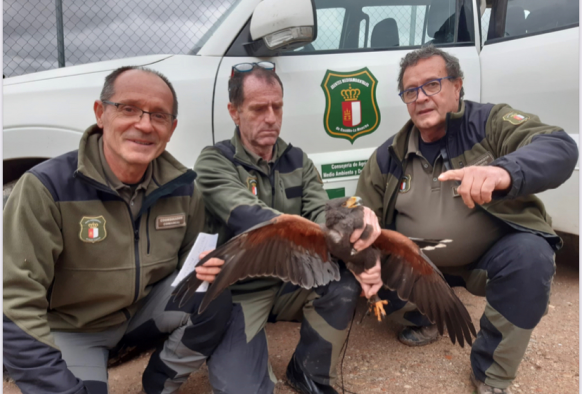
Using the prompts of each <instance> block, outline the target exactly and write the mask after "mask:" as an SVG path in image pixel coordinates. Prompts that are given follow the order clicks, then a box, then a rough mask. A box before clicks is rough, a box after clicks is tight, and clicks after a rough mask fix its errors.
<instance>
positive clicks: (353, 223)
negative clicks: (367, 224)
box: [325, 196, 364, 230]
mask: <svg viewBox="0 0 582 394" xmlns="http://www.w3.org/2000/svg"><path fill="white" fill-rule="evenodd" d="M361 201H362V199H361V198H360V197H356V196H352V197H344V198H336V199H333V200H330V201H328V202H327V204H325V226H326V227H327V228H334V227H336V226H337V224H338V223H340V222H342V227H346V230H347V229H354V228H359V227H361V226H362V225H363V220H364V206H363V205H362V204H361Z"/></svg>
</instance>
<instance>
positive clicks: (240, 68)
mask: <svg viewBox="0 0 582 394" xmlns="http://www.w3.org/2000/svg"><path fill="white" fill-rule="evenodd" d="M255 67H261V68H264V69H265V70H268V71H275V63H272V62H257V63H239V64H235V65H234V66H232V72H231V74H230V77H231V78H232V77H233V76H234V74H235V73H247V72H249V71H251V70H252V69H253V68H255Z"/></svg>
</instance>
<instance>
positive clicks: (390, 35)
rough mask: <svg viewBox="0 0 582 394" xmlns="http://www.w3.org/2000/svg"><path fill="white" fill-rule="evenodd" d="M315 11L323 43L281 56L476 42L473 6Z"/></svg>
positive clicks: (326, 3) (329, 6)
mask: <svg viewBox="0 0 582 394" xmlns="http://www.w3.org/2000/svg"><path fill="white" fill-rule="evenodd" d="M406 3H409V4H406ZM315 8H316V13H317V30H318V32H317V39H316V40H315V41H314V42H312V43H311V44H308V45H305V46H303V47H301V48H298V49H296V50H295V51H291V52H283V53H281V55H300V54H309V53H313V52H320V51H334V52H352V51H354V50H369V49H394V48H401V47H406V48H414V47H420V46H421V45H425V44H429V43H432V44H434V45H440V44H452V43H461V42H474V34H473V30H474V29H473V11H472V2H471V1H470V0H414V1H406V0H357V1H356V0H333V1H332V0H315ZM457 11H458V15H457Z"/></svg>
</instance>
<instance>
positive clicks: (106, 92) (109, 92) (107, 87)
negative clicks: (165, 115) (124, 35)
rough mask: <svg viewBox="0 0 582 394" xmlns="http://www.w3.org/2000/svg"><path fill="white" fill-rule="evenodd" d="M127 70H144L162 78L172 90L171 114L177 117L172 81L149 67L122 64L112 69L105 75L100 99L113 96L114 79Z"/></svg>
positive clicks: (108, 98)
mask: <svg viewBox="0 0 582 394" xmlns="http://www.w3.org/2000/svg"><path fill="white" fill-rule="evenodd" d="M129 70H138V71H144V72H146V73H150V74H153V75H156V76H158V77H160V78H161V79H162V81H164V82H165V83H166V85H168V87H169V88H170V91H171V92H172V97H173V98H174V102H173V103H172V104H173V105H172V115H174V118H177V117H178V97H177V96H176V91H175V90H174V86H172V83H171V82H170V81H169V80H168V78H166V76H165V75H163V74H162V73H160V72H158V71H156V70H152V69H151V68H147V67H141V66H124V67H120V68H118V69H116V70H114V71H113V72H112V73H111V74H109V75H108V76H106V77H105V84H104V85H103V89H101V95H100V96H99V99H100V100H101V101H109V100H110V99H111V97H113V95H114V94H115V88H114V85H115V80H116V79H117V77H119V76H120V75H121V74H123V73H124V72H126V71H129Z"/></svg>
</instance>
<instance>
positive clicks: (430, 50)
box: [398, 45, 465, 98]
mask: <svg viewBox="0 0 582 394" xmlns="http://www.w3.org/2000/svg"><path fill="white" fill-rule="evenodd" d="M433 56H440V57H442V58H443V60H444V61H445V66H446V69H447V75H448V76H449V77H451V79H457V78H461V79H463V77H464V75H463V71H462V70H461V65H460V64H459V59H457V58H456V57H455V56H453V55H451V54H450V53H447V52H445V51H443V50H441V49H438V48H435V47H434V46H432V45H427V46H425V47H422V48H419V49H417V50H415V51H412V52H409V53H407V54H406V56H404V57H403V58H402V60H401V61H400V73H399V74H398V90H399V91H400V92H401V91H403V90H404V83H403V81H402V79H403V78H404V71H406V69H407V68H408V67H412V66H415V65H416V63H418V61H419V60H422V59H428V58H430V57H433ZM464 95H465V89H464V88H463V87H461V96H460V97H461V98H463V96H464Z"/></svg>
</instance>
